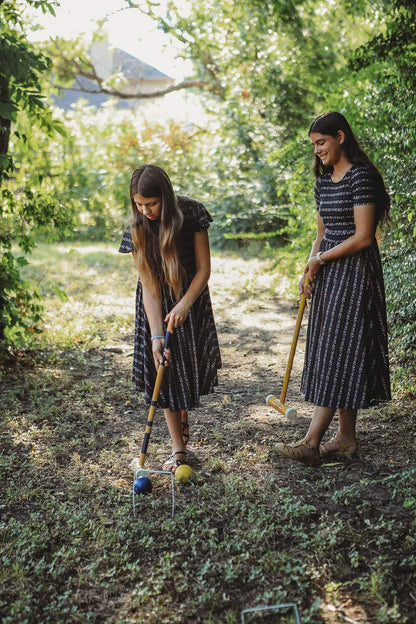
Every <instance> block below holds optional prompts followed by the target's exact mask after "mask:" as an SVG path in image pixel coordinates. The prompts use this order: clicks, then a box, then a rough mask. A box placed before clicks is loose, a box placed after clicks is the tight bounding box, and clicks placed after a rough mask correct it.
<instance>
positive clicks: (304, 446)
mask: <svg viewBox="0 0 416 624" xmlns="http://www.w3.org/2000/svg"><path fill="white" fill-rule="evenodd" d="M275 448H276V451H277V452H278V453H279V455H282V456H283V457H285V458H286V459H294V460H295V461H298V462H301V463H302V464H307V465H308V466H318V465H319V464H320V463H321V456H320V454H319V450H318V449H314V448H312V447H311V446H310V445H309V444H308V442H306V440H301V441H300V442H297V443H296V444H293V445H290V444H281V443H280V444H276V447H275Z"/></svg>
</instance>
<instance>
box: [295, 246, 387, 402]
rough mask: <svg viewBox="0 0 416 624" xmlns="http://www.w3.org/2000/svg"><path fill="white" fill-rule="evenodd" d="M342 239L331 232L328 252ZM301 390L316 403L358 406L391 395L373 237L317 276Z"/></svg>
mask: <svg viewBox="0 0 416 624" xmlns="http://www.w3.org/2000/svg"><path fill="white" fill-rule="evenodd" d="M339 242H341V241H340V240H337V239H336V238H335V239H333V238H331V237H330V236H329V237H328V238H324V239H323V241H322V243H321V248H320V249H321V251H327V250H328V249H330V248H331V247H333V246H335V245H336V244H338V243H339ZM301 390H302V392H303V393H304V395H305V399H306V400H307V401H310V402H311V403H313V404H314V405H319V406H324V407H332V408H344V409H358V408H367V407H370V406H371V405H375V404H377V403H379V402H380V401H386V400H389V399H390V398H391V394H390V378H389V363H388V344H387V321H386V305H385V294H384V281H383V274H382V267H381V260H380V255H379V250H378V245H377V241H376V240H375V238H374V239H373V243H372V245H371V247H368V248H366V249H364V250H362V251H360V252H358V253H356V254H353V255H350V256H346V257H344V258H339V259H337V260H335V261H331V262H328V263H327V264H325V265H324V266H323V267H322V268H321V270H320V272H319V273H318V275H317V278H316V280H315V289H314V292H313V295H312V302H311V307H310V313H309V324H308V331H307V346H306V355H305V366H304V371H303V377H302V383H301Z"/></svg>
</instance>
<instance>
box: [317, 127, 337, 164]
mask: <svg viewBox="0 0 416 624" xmlns="http://www.w3.org/2000/svg"><path fill="white" fill-rule="evenodd" d="M310 139H311V142H312V145H313V148H314V152H315V154H316V156H318V158H320V159H321V161H322V164H323V165H325V166H328V165H336V164H337V162H338V161H339V160H340V158H341V156H342V153H343V146H342V144H343V142H344V133H343V132H342V131H339V132H338V134H337V136H335V137H333V136H331V135H330V134H321V133H320V132H312V133H311V134H310Z"/></svg>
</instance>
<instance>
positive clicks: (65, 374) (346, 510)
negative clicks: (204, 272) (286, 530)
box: [3, 258, 416, 623]
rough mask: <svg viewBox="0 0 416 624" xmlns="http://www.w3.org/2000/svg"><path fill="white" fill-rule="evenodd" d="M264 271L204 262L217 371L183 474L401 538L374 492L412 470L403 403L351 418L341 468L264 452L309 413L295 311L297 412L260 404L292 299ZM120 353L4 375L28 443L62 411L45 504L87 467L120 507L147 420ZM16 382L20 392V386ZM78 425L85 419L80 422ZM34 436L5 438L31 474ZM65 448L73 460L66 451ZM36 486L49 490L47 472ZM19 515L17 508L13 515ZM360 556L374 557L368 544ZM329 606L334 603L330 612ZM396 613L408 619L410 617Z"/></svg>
mask: <svg viewBox="0 0 416 624" xmlns="http://www.w3.org/2000/svg"><path fill="white" fill-rule="evenodd" d="M265 268H266V264H265V263H264V262H261V261H244V260H235V259H230V260H227V259H224V258H221V259H218V258H214V259H213V273H212V278H211V281H210V290H211V296H212V301H213V307H214V313H215V318H216V323H217V329H218V334H219V339H220V347H221V353H222V359H223V368H222V369H221V370H220V372H219V386H218V388H216V391H215V393H214V394H212V395H210V396H206V397H203V398H202V401H201V407H200V408H199V409H197V410H195V411H194V412H192V413H190V415H189V421H190V434H191V437H190V442H189V445H188V451H189V463H190V464H191V465H192V466H193V468H194V469H195V470H196V471H198V472H199V473H200V475H201V477H202V478H203V479H209V477H210V476H211V475H213V474H215V473H216V472H223V473H229V472H235V473H237V474H242V475H245V474H246V475H247V477H248V478H251V479H257V480H258V481H259V482H261V480H262V479H263V478H264V476H265V474H267V475H268V476H269V477H270V476H273V477H274V479H275V483H276V484H277V485H276V487H279V486H280V485H281V486H284V487H287V488H291V489H292V490H293V491H294V492H297V491H299V482H300V481H302V482H304V481H305V478H306V479H309V480H310V488H309V489H308V490H307V491H305V490H302V491H301V492H300V495H301V496H302V499H303V500H304V501H305V502H310V503H311V504H312V505H314V507H315V508H316V509H317V514H318V515H319V514H325V513H333V514H334V516H337V517H341V518H344V517H345V522H346V524H347V526H348V530H350V531H352V532H354V531H359V530H360V527H362V522H363V514H365V517H366V519H367V520H368V521H369V522H372V523H374V522H376V521H377V518H378V517H379V515H380V513H382V514H383V516H384V518H385V519H387V520H389V519H391V521H392V522H399V521H402V522H401V524H402V525H403V526H405V525H406V523H408V527H409V532H410V530H411V523H412V522H413V520H414V519H412V514H411V513H409V510H406V509H404V508H403V505H402V504H401V503H400V502H398V501H397V500H395V499H394V498H393V497H392V496H391V495H390V494H389V491H388V490H387V489H386V487H384V486H383V484H382V482H383V479H388V478H389V477H390V475H395V474H397V473H398V472H399V471H402V470H404V469H406V468H408V469H411V468H414V467H415V466H416V460H415V453H414V451H415V446H416V426H415V418H414V414H415V407H416V400H415V399H414V398H408V399H406V401H403V400H401V401H400V402H399V401H397V400H394V401H393V402H392V403H391V404H390V405H388V406H384V407H383V408H373V409H371V410H367V411H362V412H361V413H360V414H359V418H358V426H357V429H358V436H359V453H358V456H357V458H356V459H354V460H353V461H352V462H350V463H347V464H344V463H341V462H330V463H328V464H325V465H323V466H322V467H319V468H316V469H311V468H309V467H305V466H303V465H301V464H298V463H294V462H287V461H285V460H283V459H282V458H280V457H279V456H278V455H277V454H276V453H275V452H274V445H275V443H277V442H292V441H295V440H298V439H300V438H301V437H302V436H303V435H304V433H305V432H306V430H307V428H308V426H309V421H310V418H311V416H312V410H313V406H311V405H308V404H306V403H305V402H304V401H303V398H302V396H301V395H300V393H299V386H300V379H301V373H302V366H303V355H304V349H305V335H306V323H307V310H306V311H305V315H304V320H303V325H302V328H301V332H300V336H299V342H298V347H297V351H296V355H295V360H294V365H293V370H292V375H291V380H290V384H289V390H288V394H287V399H286V402H287V404H288V405H290V406H291V407H293V408H295V409H296V410H297V416H296V418H294V419H292V420H288V419H287V418H286V417H285V416H283V415H282V414H280V413H279V412H278V411H276V410H274V409H273V408H271V407H270V406H269V405H267V404H266V396H267V395H269V394H274V395H276V396H277V397H279V396H280V390H281V382H282V380H283V376H284V373H285V369H286V364H287V358H288V355H289V350H290V345H291V341H292V337H293V330H294V325H295V319H296V315H297V310H298V308H297V305H298V302H297V297H296V295H295V296H293V298H292V299H290V298H286V299H289V300H286V299H285V298H283V296H280V294H279V296H274V295H272V294H271V291H270V287H271V286H273V287H274V286H275V281H276V280H277V277H275V278H274V277H273V276H270V273H269V272H266V270H265ZM280 286H281V292H282V293H283V294H284V293H286V292H287V284H280ZM132 329H133V326H132ZM132 350H133V335H132V333H130V332H129V333H128V334H127V333H126V334H124V335H119V336H115V337H112V338H111V339H110V338H109V339H108V342H107V344H106V346H105V347H103V348H99V349H98V348H97V349H87V350H85V351H83V352H82V353H80V351H79V350H78V351H73V352H71V351H62V352H56V353H55V355H54V357H51V354H45V357H44V359H42V354H38V355H37V356H36V357H35V358H33V357H27V358H26V357H25V356H24V354H23V355H22V356H21V357H20V358H19V359H18V361H17V362H15V363H14V365H13V366H14V368H13V370H12V369H11V370H10V371H7V370H6V369H5V374H6V377H7V378H8V380H7V382H8V383H10V384H11V386H10V387H11V388H14V392H15V395H16V405H18V409H19V410H20V417H21V418H22V419H24V416H25V410H27V411H28V413H29V412H30V414H31V422H32V431H34V430H35V429H36V428H38V429H39V430H41V429H42V427H43V431H51V432H52V433H51V435H53V429H52V426H51V423H52V421H53V425H54V426H56V427H58V426H59V422H60V421H59V417H60V413H62V410H65V414H66V417H65V423H66V425H65V426H66V427H67V429H68V432H67V440H68V441H69V444H68V446H67V447H66V448H62V450H61V451H59V452H58V453H57V454H56V455H55V456H54V458H53V462H54V463H55V466H56V471H57V472H56V474H55V476H54V490H55V496H56V497H58V498H59V497H60V496H64V491H65V479H68V478H69V475H70V471H71V469H72V470H74V469H75V468H74V465H75V464H74V462H79V463H82V464H83V465H88V466H90V470H91V473H92V474H93V473H94V471H100V473H106V475H107V478H108V481H109V483H111V484H112V485H114V486H116V487H117V488H120V489H121V490H123V491H124V492H125V493H126V496H130V492H131V485H132V470H131V468H130V461H131V460H132V459H133V458H134V457H138V456H139V454H140V450H141V443H142V439H143V434H144V428H145V423H146V419H147V412H148V408H147V407H146V405H145V404H144V401H143V400H142V398H141V397H138V396H137V395H136V393H135V392H134V389H133V386H132V383H131V381H130V376H131V364H132ZM172 357H174V353H172ZM39 369H42V372H43V374H44V375H46V374H47V375H48V376H49V379H50V404H49V397H48V393H47V392H46V393H45V391H44V389H43V390H42V393H41V399H40V400H41V401H42V409H39V414H38V416H36V409H35V407H34V405H33V401H34V398H33V397H34V393H33V384H35V383H36V374H37V370H39ZM26 376H27V382H25V381H22V380H23V379H25V378H26ZM13 384H15V385H13ZM25 384H26V385H25ZM29 384H31V386H30V388H31V399H30V401H31V403H30V401H29V399H28V393H29ZM64 387H65V388H69V390H68V393H67V395H65V396H60V394H59V392H57V388H64ZM71 388H73V391H72V392H71ZM33 414H35V416H33ZM82 414H86V417H85V418H82V417H81V415H82ZM160 415H161V410H158V412H157V416H156V418H155V422H154V425H153V430H152V435H151V441H150V445H149V453H148V456H147V459H146V465H147V466H148V467H151V468H153V469H160V468H161V464H162V462H163V460H164V459H165V458H166V456H167V455H168V454H169V452H170V444H169V436H168V432H167V428H166V425H165V422H164V420H163V418H161V417H159V416H160ZM336 429H337V422H336V419H335V420H334V422H333V423H332V424H331V427H330V430H329V432H328V434H327V436H328V437H331V436H332V435H333V434H334V433H335V431H336ZM36 435H37V434H36ZM36 435H35V434H33V435H31V436H30V437H29V436H28V434H25V433H22V434H20V435H19V432H18V431H15V432H14V433H13V436H14V437H13V447H14V452H18V453H19V454H21V456H22V460H23V459H24V458H25V457H26V456H29V454H30V455H31V457H32V458H33V457H34V458H35V459H36V458H38V460H37V461H39V463H40V462H41V461H45V462H46V461H49V458H48V454H47V452H48V448H47V443H48V441H47V440H46V442H43V440H42V436H41V435H40V434H39V437H38V438H37V437H36ZM9 437H10V443H11V434H10V433H8V434H7V440H8V439H9ZM75 438H76V440H77V444H76V459H74V452H73V449H72V448H71V447H70V442H71V440H72V439H75ZM7 440H6V437H4V440H3V442H4V443H5V444H6V442H7ZM49 441H50V439H49ZM111 453H112V456H111V457H110V454H111ZM50 461H52V460H50ZM56 475H60V476H61V477H62V478H61V479H60V478H59V477H57V476H56ZM374 477H377V479H379V480H380V485H379V486H374ZM5 478H6V477H5ZM42 478H44V479H45V480H47V479H49V478H51V477H50V474H49V473H48V471H45V473H44V475H43V476H42ZM325 478H327V479H328V486H327V489H325V485H323V483H324V482H325ZM318 479H320V487H319V497H317V496H316V492H315V491H314V481H316V480H318ZM368 480H372V481H373V483H372V486H371V489H368V488H367V481H368ZM334 490H337V491H339V492H341V494H340V495H339V499H334V497H333V493H334ZM363 493H365V499H366V501H367V503H368V508H367V509H365V510H363V509H359V508H358V506H356V502H357V501H360V500H361V499H362V498H363V496H362V494H363ZM413 495H414V492H413ZM341 498H342V500H341ZM13 512H15V516H19V515H20V514H22V513H23V512H22V510H21V509H20V508H17V507H16V509H15V510H12V513H13ZM27 512H28V509H27V508H26V509H25V511H24V513H25V514H27ZM368 547H369V549H371V548H373V549H375V548H378V549H380V548H381V547H380V546H379V545H374V544H369V545H368ZM340 574H341V573H340ZM348 574H351V571H348ZM341 595H342V593H341V592H340V593H339V595H338V600H340V599H341V598H340V596H341ZM409 596H410V597H408V598H407V599H408V600H409V603H411V602H412V600H414V597H413V595H412V593H411V592H409ZM413 606H414V605H413ZM407 612H408V613H410V612H411V606H409V609H408V611H407ZM334 613H335V612H334ZM337 613H338V614H339V613H344V614H345V618H344V620H345V621H351V622H367V621H369V620H367V619H366V615H365V609H364V606H363V605H360V604H358V602H357V601H356V600H355V601H354V600H353V599H352V598H351V595H345V599H344V602H343V603H342V604H341V603H340V604H338V605H337ZM336 617H337V615H336V614H334V619H331V618H332V616H331V605H329V607H328V614H327V617H326V619H325V621H326V622H331V623H332V622H338V621H340V620H339V619H336ZM348 618H350V619H348ZM344 620H343V621H344Z"/></svg>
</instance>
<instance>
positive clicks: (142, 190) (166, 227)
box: [130, 165, 184, 299]
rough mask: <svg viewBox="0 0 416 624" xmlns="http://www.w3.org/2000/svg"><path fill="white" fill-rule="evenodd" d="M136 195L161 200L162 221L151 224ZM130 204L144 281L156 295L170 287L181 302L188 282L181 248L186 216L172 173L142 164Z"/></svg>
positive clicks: (134, 177)
mask: <svg viewBox="0 0 416 624" xmlns="http://www.w3.org/2000/svg"><path fill="white" fill-rule="evenodd" d="M133 195H141V196H142V197H159V198H160V200H161V212H160V219H158V220H157V221H150V220H149V219H148V218H147V217H145V216H144V215H142V213H141V212H139V210H138V209H137V206H136V204H135V203H134V199H133ZM130 201H131V209H132V213H133V218H132V223H131V235H132V239H133V243H134V246H135V247H136V250H137V257H138V263H139V276H140V280H141V281H142V283H143V284H144V285H145V286H146V287H147V288H149V289H150V290H151V291H152V292H153V293H154V294H156V295H159V294H160V289H161V285H162V284H163V283H165V284H167V286H168V287H169V290H170V294H171V296H172V298H176V299H177V298H179V296H180V294H181V292H182V287H183V279H184V269H183V267H182V264H181V262H180V260H179V256H178V249H177V238H178V235H179V232H180V231H181V228H182V223H183V214H182V211H181V210H180V208H179V206H178V203H177V200H176V195H175V192H174V190H173V187H172V183H171V181H170V179H169V176H168V174H167V173H166V172H165V171H164V170H163V169H161V168H160V167H158V166H157V165H142V166H141V167H139V168H138V169H135V171H133V174H132V177H131V181H130Z"/></svg>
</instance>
